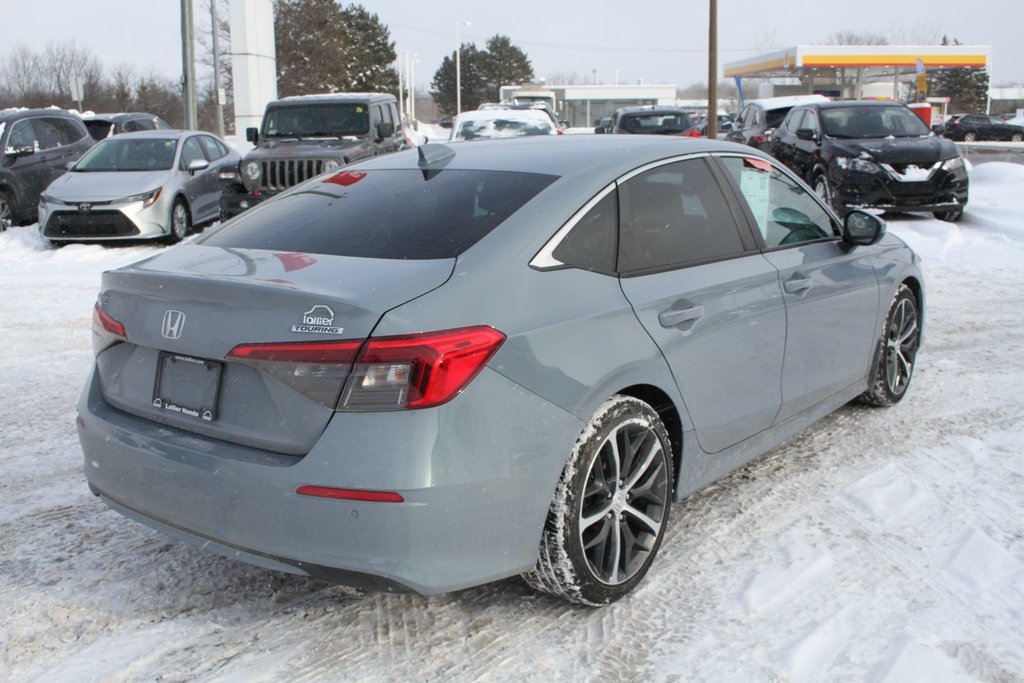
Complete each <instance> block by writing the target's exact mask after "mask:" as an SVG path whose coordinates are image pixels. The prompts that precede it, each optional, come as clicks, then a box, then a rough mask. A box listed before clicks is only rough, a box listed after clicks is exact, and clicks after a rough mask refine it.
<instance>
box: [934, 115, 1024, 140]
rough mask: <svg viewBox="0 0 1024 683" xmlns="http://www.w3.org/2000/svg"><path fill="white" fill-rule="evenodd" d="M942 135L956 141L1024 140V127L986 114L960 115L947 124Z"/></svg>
mask: <svg viewBox="0 0 1024 683" xmlns="http://www.w3.org/2000/svg"><path fill="white" fill-rule="evenodd" d="M942 134H943V135H945V136H946V137H947V138H952V139H954V140H963V141H964V142H974V141H975V140H1008V141H1010V142H1021V141H1022V140H1024V126H1015V125H1013V124H1010V123H1007V122H1006V121H1003V120H1002V119H1000V118H996V117H995V116H987V115H985V114H966V115H958V116H954V117H953V118H951V119H950V120H949V121H948V122H946V125H945V127H944V128H943V131H942Z"/></svg>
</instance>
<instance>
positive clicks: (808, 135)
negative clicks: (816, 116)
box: [796, 128, 818, 140]
mask: <svg viewBox="0 0 1024 683" xmlns="http://www.w3.org/2000/svg"><path fill="white" fill-rule="evenodd" d="M796 136H797V137H798V138H800V139H801V140H814V139H816V138H817V137H818V136H817V135H816V134H815V132H814V131H813V130H812V129H810V128H797V130H796Z"/></svg>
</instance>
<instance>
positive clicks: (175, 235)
mask: <svg viewBox="0 0 1024 683" xmlns="http://www.w3.org/2000/svg"><path fill="white" fill-rule="evenodd" d="M169 227H170V230H168V233H167V242H168V243H169V244H175V243H177V242H180V241H182V240H183V239H185V237H187V236H188V233H189V232H190V231H191V230H192V219H191V217H190V216H189V213H188V204H186V203H185V200H184V199H182V198H181V197H178V198H177V199H175V200H174V207H173V208H172V209H171V224H170V226H169Z"/></svg>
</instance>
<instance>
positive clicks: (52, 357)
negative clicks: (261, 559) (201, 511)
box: [0, 163, 1024, 683]
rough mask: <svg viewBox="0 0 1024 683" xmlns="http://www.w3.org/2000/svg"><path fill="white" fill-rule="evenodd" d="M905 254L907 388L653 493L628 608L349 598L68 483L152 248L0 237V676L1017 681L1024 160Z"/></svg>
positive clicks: (908, 229)
mask: <svg viewBox="0 0 1024 683" xmlns="http://www.w3.org/2000/svg"><path fill="white" fill-rule="evenodd" d="M972 181H973V185H972V188H971V204H970V208H969V210H968V212H967V214H966V216H965V217H964V220H963V221H962V222H961V223H959V224H957V225H950V224H947V223H942V222H939V221H936V220H933V219H931V218H930V217H925V216H899V217H894V218H893V219H892V220H891V221H890V224H889V225H890V230H892V231H894V232H895V233H897V234H899V235H901V236H902V237H903V238H904V239H906V240H907V241H908V242H909V243H910V244H911V245H912V246H913V247H914V248H915V249H917V250H918V252H919V253H920V254H921V255H922V257H923V258H924V268H925V273H926V277H927V294H928V301H927V323H926V340H925V346H924V348H923V349H922V351H921V353H920V355H919V357H918V359H919V365H918V368H917V371H916V373H915V376H914V383H913V386H912V387H911V390H910V393H909V395H908V397H907V399H906V400H905V401H903V402H902V403H901V404H899V405H898V406H897V407H895V408H892V409H889V410H880V409H869V408H865V407H860V406H848V407H845V408H843V409H841V410H840V411H839V412H837V413H835V414H834V415H832V416H830V417H828V418H826V419H824V420H823V421H821V422H820V423H818V424H817V425H816V426H814V427H812V428H811V429H808V430H807V431H805V432H804V433H802V434H800V435H798V436H797V437H795V438H793V439H792V440H790V441H789V442H787V443H786V444H784V445H783V446H781V447H780V448H778V449H776V450H775V451H773V452H772V453H770V454H768V455H767V456H765V457H763V458H761V459H759V460H757V461H756V462H755V463H753V464H752V465H751V466H749V467H747V468H746V469H744V470H742V471H739V472H737V473H735V474H733V475H732V476H730V477H728V478H727V479H725V480H724V481H722V482H720V483H718V484H716V485H714V486H713V487H711V488H709V489H707V490H705V491H703V492H701V493H699V494H697V495H694V496H693V497H691V498H690V499H688V500H687V501H684V502H683V503H680V504H677V505H676V506H675V507H674V508H673V511H672V518H671V528H670V530H669V533H668V537H667V539H666V541H665V543H664V545H663V546H662V550H661V554H660V556H659V557H658V560H657V562H656V563H655V565H654V568H653V569H652V571H651V573H650V574H649V575H648V578H647V580H646V582H645V583H644V584H643V585H642V586H641V587H640V589H639V590H638V591H637V592H636V593H635V594H634V595H632V596H631V597H630V598H628V599H626V600H624V601H622V602H620V603H618V604H615V605H612V606H609V607H606V608H603V609H585V608H579V607H573V606H570V605H567V604H564V603H561V602H559V601H557V600H554V599H549V598H547V597H542V596H538V595H535V594H533V593H531V592H530V590H528V589H527V588H526V587H525V586H524V585H523V584H521V583H520V582H518V581H517V580H508V581H504V582H500V583H497V584H494V585H490V586H485V587H482V588H477V589H471V590H466V591H462V592H459V593H456V594H452V595H446V596H439V597H433V598H422V597H418V596H410V595H404V596H397V595H376V594H360V593H358V592H355V591H352V590H348V589H344V588H339V587H336V586H331V585H327V584H324V583H319V582H316V581H311V580H306V579H302V578H299V577H295V576H291V575H285V574H279V573H275V572H270V571H265V570H262V569H258V568H255V567H250V566H248V565H245V564H240V563H236V562H232V561H230V560H227V559H222V558H221V557H219V556H216V555H213V554H209V553H205V552H202V551H200V550H196V549H192V548H190V547H187V546H185V545H183V544H180V543H177V542H175V541H171V540H169V539H167V538H165V537H163V536H161V535H160V534H158V533H156V532H153V531H150V530H149V529H147V528H144V527H142V526H139V525H137V524H135V523H133V522H130V521H129V520H127V519H125V518H123V517H121V516H120V515H118V514H116V513H114V512H111V511H109V510H107V509H106V507H105V506H104V505H103V504H102V503H101V502H99V501H98V500H97V499H95V498H93V497H92V496H91V495H90V494H89V493H88V491H87V489H86V486H85V480H84V478H83V476H82V474H81V471H80V461H81V455H80V452H79V448H78V443H77V440H76V437H75V431H74V418H75V402H76V400H77V398H78V393H79V391H80V389H81V387H82V385H83V382H84V380H85V375H86V372H87V370H88V368H89V365H90V361H91V352H90V332H89V330H90V316H91V309H92V304H93V301H94V299H95V296H96V292H97V288H98V285H99V274H100V272H101V271H102V270H104V269H107V268H111V267H114V266H117V265H120V264H123V263H127V262H129V261H132V260H135V259H138V258H140V257H142V256H145V255H147V254H150V253H153V252H154V251H155V250H156V249H159V248H160V247H153V246H138V247H128V248H104V247H100V246H83V245H72V246H68V247H65V248H62V249H58V250H52V249H49V248H48V247H46V246H44V244H43V243H42V241H41V240H40V238H39V237H38V235H37V233H36V230H35V228H34V227H29V228H17V229H13V230H10V231H8V232H6V233H3V234H0V330H2V343H3V353H2V355H0V390H2V393H0V396H2V398H0V401H2V410H0V606H2V609H0V680H10V681H33V680H37V681H46V682H47V683H49V682H50V681H76V682H77V681H88V680H96V681H123V680H161V681H184V680H196V679H199V680H204V681H205V680H209V681H245V682H246V683H249V682H251V681H259V680H268V681H269V680H291V681H337V680H360V681H384V680H417V681H420V680H422V681H426V680H445V681H469V680H497V681H502V680H516V681H519V680H531V681H557V680H584V679H586V680H602V681H618V680H680V681H681V680H687V681H689V680H700V681H794V682H797V681H863V680H871V681H891V682H893V683H897V682H898V683H906V682H911V681H922V682H923V681H928V682H932V681H1019V680H1024V457H1022V456H1024V426H1022V425H1024V389H1022V386H1024V362H1022V358H1024V265H1022V264H1024V167H1021V166H1013V165H1009V164H1001V163H989V164H984V165H983V166H979V167H977V168H976V169H975V170H974V171H973V172H972Z"/></svg>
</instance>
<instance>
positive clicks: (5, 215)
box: [0, 192, 14, 232]
mask: <svg viewBox="0 0 1024 683" xmlns="http://www.w3.org/2000/svg"><path fill="white" fill-rule="evenodd" d="M12 225H14V207H13V206H11V197H10V195H8V194H7V193H6V192H0V232H3V231H4V230H6V229H7V228H9V227H11V226H12Z"/></svg>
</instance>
